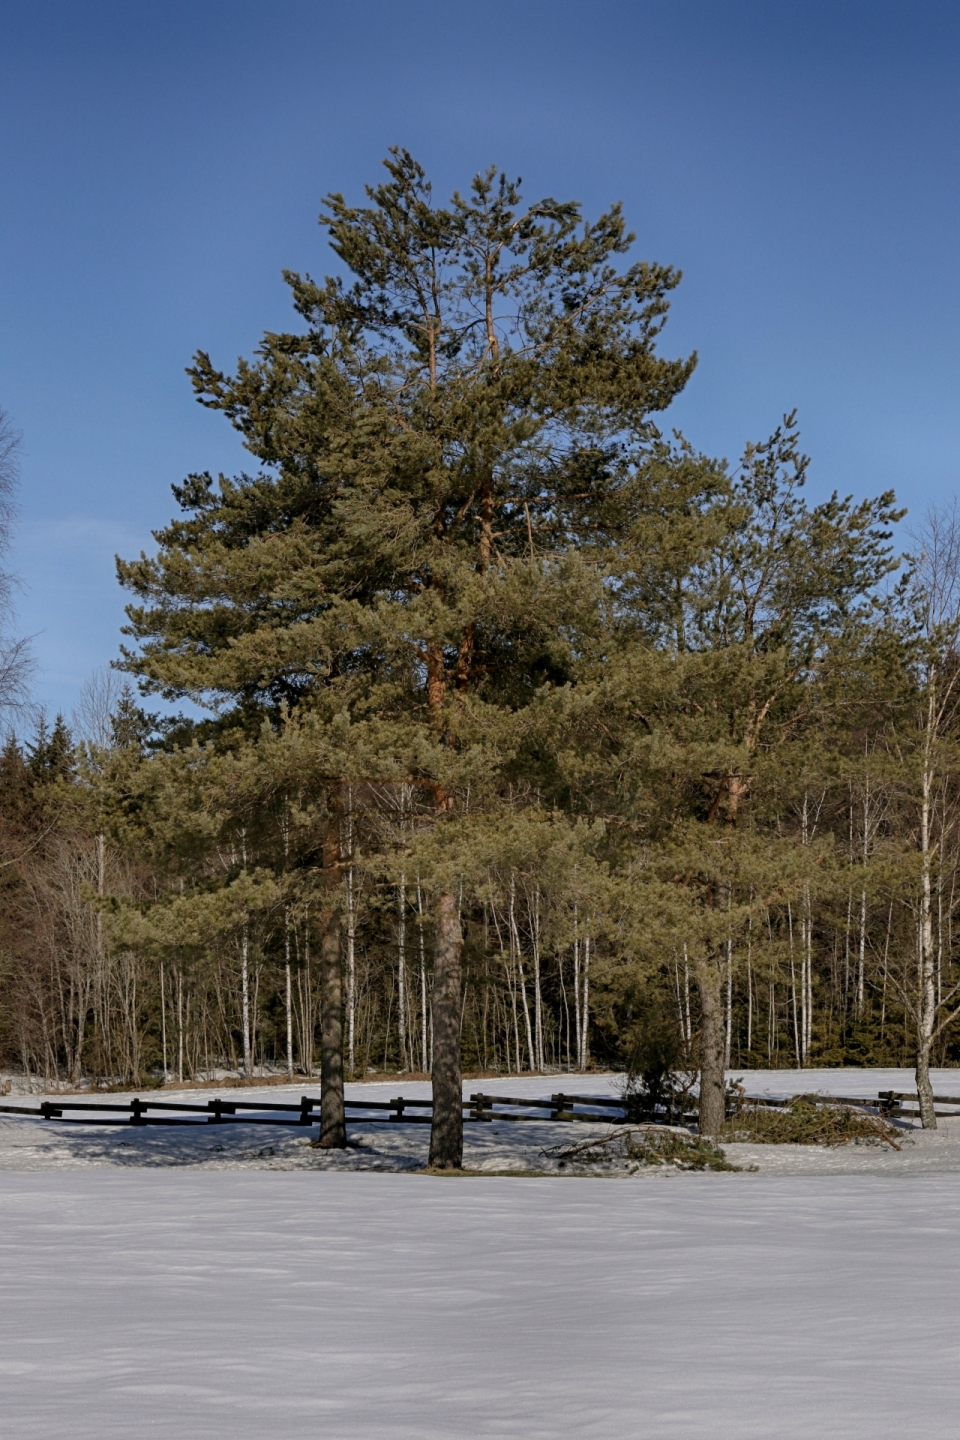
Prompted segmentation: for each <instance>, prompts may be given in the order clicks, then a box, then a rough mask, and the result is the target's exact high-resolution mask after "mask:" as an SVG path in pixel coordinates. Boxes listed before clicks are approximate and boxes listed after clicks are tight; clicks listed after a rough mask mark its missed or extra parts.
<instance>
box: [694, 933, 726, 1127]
mask: <svg viewBox="0 0 960 1440" xmlns="http://www.w3.org/2000/svg"><path fill="white" fill-rule="evenodd" d="M696 973H697V982H698V985H699V989H700V1014H701V1020H700V1134H701V1135H719V1133H720V1130H721V1128H722V1126H723V1122H724V1120H725V1119H726V1099H725V1085H724V1068H723V1059H724V1050H725V1048H726V1038H727V1037H726V1027H725V1025H724V1012H723V989H722V977H721V972H720V968H719V966H718V965H714V964H711V962H710V960H709V959H700V960H698V961H697V962H696Z"/></svg>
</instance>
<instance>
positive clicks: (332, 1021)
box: [320, 827, 347, 1150]
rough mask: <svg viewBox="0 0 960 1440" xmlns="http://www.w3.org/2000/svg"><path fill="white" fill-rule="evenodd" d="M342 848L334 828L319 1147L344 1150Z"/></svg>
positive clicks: (328, 866) (323, 960)
mask: <svg viewBox="0 0 960 1440" xmlns="http://www.w3.org/2000/svg"><path fill="white" fill-rule="evenodd" d="M338 860H339V844H338V837H337V834H336V831H335V830H334V828H333V827H331V829H330V832H329V834H328V836H327V838H326V839H325V840H324V846H323V862H324V870H325V871H326V874H327V887H328V894H327V908H326V911H325V918H324V928H323V943H322V945H321V947H320V1144H321V1146H322V1147H323V1148H324V1149H325V1150H342V1149H343V1148H344V1146H345V1145H346V1143H347V1126H346V1119H345V1116H344V1109H343V976H342V973H341V966H340V913H339V906H338V903H337V897H336V891H335V889H334V886H335V885H336V882H337V862H338Z"/></svg>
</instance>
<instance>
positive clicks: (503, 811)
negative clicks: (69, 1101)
mask: <svg viewBox="0 0 960 1440" xmlns="http://www.w3.org/2000/svg"><path fill="white" fill-rule="evenodd" d="M385 164H386V175H385V178H384V179H383V180H382V181H381V183H380V184H378V185H375V186H371V187H369V188H368V190H367V193H366V198H365V203H363V204H361V205H358V206H351V205H349V204H348V203H347V202H346V200H345V199H344V198H343V197H342V196H341V195H339V194H333V195H330V196H328V197H327V200H326V203H325V207H324V210H323V213H322V215H321V224H322V225H323V226H324V227H325V229H326V232H327V234H328V237H329V241H330V244H331V246H332V249H333V251H334V254H335V255H336V257H337V260H338V261H339V273H338V274H337V275H335V276H332V277H327V278H326V279H325V280H323V281H322V282H318V281H315V280H313V279H311V278H310V277H309V276H305V275H299V274H292V273H289V274H287V275H286V279H287V282H288V284H289V286H290V288H291V292H292V298H293V304H294V308H295V310H296V313H297V315H298V317H299V321H298V326H297V328H295V329H293V330H291V331H290V332H289V333H267V334H265V335H264V336H263V339H262V341H261V343H260V345H259V346H258V348H257V350H256V351H255V353H254V355H253V356H252V358H250V359H241V360H240V361H239V362H238V363H237V366H236V369H235V371H234V372H233V373H228V372H225V371H221V370H219V369H218V368H217V367H216V366H215V365H214V363H213V361H212V360H211V359H210V357H209V356H208V355H207V354H205V353H203V352H200V353H198V355H197V356H196V357H195V360H194V363H193V365H192V366H191V369H190V371H189V374H190V378H191V381H192V384H193V386H194V389H195V392H196V395H197V398H198V400H199V401H200V403H201V404H203V405H205V406H207V407H209V408H211V409H214V410H219V411H221V412H222V413H223V414H224V415H225V416H226V418H227V419H228V421H229V422H230V423H231V424H232V425H233V426H234V428H235V429H236V430H237V431H238V432H239V434H240V435H241V437H242V439H243V443H244V445H245V446H246V448H247V450H248V451H249V453H250V455H251V460H252V466H251V472H250V473H249V474H247V473H244V474H240V475H235V476H229V477H228V476H225V475H220V476H218V477H217V478H216V479H214V477H213V476H211V475H209V474H195V475H190V476H188V477H187V479H186V480H185V481H183V482H182V483H181V484H178V485H175V486H174V487H173V488H174V495H175V498H176V501H177V504H178V508H179V514H178V515H177V517H176V518H175V519H173V520H172V521H171V523H170V524H169V525H168V526H166V527H165V528H164V529H162V530H160V531H158V532H157V533H156V535H155V541H156V546H155V551H154V553H152V554H150V555H147V554H141V556H140V557H139V558H138V559H135V560H130V561H118V574H119V579H120V582H121V584H122V585H123V586H125V587H126V589H127V590H128V591H129V593H130V595H131V603H130V605H129V606H128V610H127V616H128V620H127V625H126V627H125V637H126V643H125V645H124V647H123V648H122V654H121V658H120V660H119V661H118V667H117V671H116V672H115V674H114V675H112V676H105V677H101V678H100V680H99V681H97V682H96V683H95V684H92V685H91V687H90V688H89V690H88V693H87V696H86V701H85V705H84V706H83V707H81V713H80V714H79V715H78V717H76V723H75V724H74V726H73V730H72V731H71V729H69V728H68V726H67V725H66V723H65V722H64V721H63V719H60V718H58V719H57V721H56V723H55V724H54V725H53V726H52V727H49V726H48V725H47V723H46V721H44V720H43V719H42V718H41V719H40V721H39V723H37V724H35V726H34V727H33V729H32V730H30V729H29V728H27V729H25V728H24V725H23V724H22V723H20V724H19V726H18V727H15V728H18V730H19V732H20V733H21V734H22V736H23V738H21V739H18V738H16V736H15V735H11V737H10V739H9V740H8V742H7V744H6V747H5V749H4V751H3V753H2V756H0V771H2V782H3V783H2V786H0V867H2V868H0V966H2V970H0V1043H2V1045H3V1048H4V1062H5V1063H6V1064H7V1065H8V1066H17V1067H20V1068H21V1069H23V1070H24V1071H26V1072H29V1073H31V1074H41V1075H44V1076H48V1077H49V1076H57V1077H61V1078H63V1079H69V1080H78V1079H79V1078H81V1076H97V1077H99V1078H101V1079H103V1080H107V1081H113V1082H116V1083H124V1084H143V1083H146V1082H149V1080H150V1079H151V1077H153V1078H154V1079H155V1080H159V1079H161V1078H167V1079H176V1080H184V1079H189V1078H191V1077H195V1076H198V1075H201V1074H209V1073H211V1072H213V1071H215V1070H216V1069H217V1068H218V1067H228V1068H230V1069H232V1070H238V1071H242V1072H243V1073H244V1074H247V1075H253V1074H256V1073H258V1072H259V1071H261V1070H262V1068H263V1067H271V1068H273V1069H279V1070H281V1071H282V1070H286V1071H287V1072H288V1073H291V1074H293V1073H301V1072H302V1073H304V1074H308V1075H309V1074H314V1073H315V1071H316V1070H317V1069H319V1073H320V1077H321V1087H322V1096H323V1113H322V1123H321V1142H322V1143H323V1144H328V1145H341V1144H343V1143H344V1142H345V1132H344V1124H343V1103H342V1097H343V1081H344V1075H345V1074H346V1075H347V1076H348V1077H352V1076H359V1075H362V1074H365V1073H368V1072H370V1071H383V1070H401V1071H407V1072H429V1073H430V1074H431V1076H432V1080H433V1090H434V1121H433V1128H432V1135H431V1160H432V1162H433V1163H434V1164H435V1165H438V1166H449V1165H454V1166H455V1165H459V1163H460V1159H461V1154H462V1122H461V1118H460V1117H461V1110H460V1085H461V1073H462V1067H463V1066H466V1067H468V1068H470V1069H473V1070H477V1071H484V1072H488V1071H499V1072H517V1071H533V1072H536V1071H544V1070H572V1071H582V1070H586V1069H587V1068H589V1067H591V1066H593V1065H604V1066H609V1065H615V1066H628V1067H630V1066H633V1067H637V1066H639V1068H640V1069H641V1070H642V1069H643V1066H644V1064H648V1063H649V1064H654V1065H656V1064H659V1066H660V1068H661V1069H664V1068H671V1067H672V1068H675V1069H688V1070H694V1069H695V1070H698V1071H699V1075H700V1124H701V1129H702V1130H703V1131H704V1133H708V1134H712V1133H716V1131H717V1130H718V1128H719V1126H720V1124H721V1123H722V1121H723V1116H724V1071H725V1069H726V1068H729V1067H730V1066H733V1067H739V1066H744V1067H746V1066H795V1065H798V1066H806V1065H810V1064H828V1065H834V1064H842V1063H855V1064H863V1063H871V1064H877V1063H889V1064H905V1063H909V1064H915V1065H916V1068H917V1081H918V1089H919V1093H920V1096H921V1109H922V1112H923V1118H924V1123H926V1124H935V1120H934V1117H933V1104H932V1091H931V1086H930V1082H929V1068H930V1065H931V1064H933V1063H941V1064H943V1063H952V1062H953V1061H954V1060H955V1058H956V1057H955V1044H956V1040H955V1035H954V1031H953V1029H952V1028H951V1027H952V1021H953V1019H954V1018H955V1014H956V1010H957V1005H958V1003H960V995H958V987H960V970H958V965H957V959H958V957H957V956H955V954H954V941H953V920H954V917H955V914H956V910H957V904H958V900H960V897H958V896H957V886H956V880H957V871H958V858H960V828H958V825H957V816H958V806H957V801H958V798H960V796H958V788H957V776H958V766H957V758H958V757H957V736H958V724H957V719H958V717H957V702H958V698H960V668H958V664H957V630H958V623H960V519H958V517H957V515H956V514H955V512H954V511H953V510H941V511H933V512H931V513H930V515H929V516H928V517H927V519H926V521H925V522H924V523H923V525H922V526H921V528H920V530H919V531H918V533H917V535H916V537H915V543H914V544H913V546H912V549H913V553H912V555H911V556H908V557H901V556H898V555H897V554H896V552H895V549H894V546H893V543H892V536H893V528H892V527H893V526H894V525H895V524H896V523H897V522H898V521H899V520H900V519H901V518H902V516H903V512H902V511H900V510H898V509H897V507H896V502H895V497H894V495H893V494H892V493H885V494H882V495H880V496H877V497H876V498H872V499H871V498H868V499H862V500H857V499H854V498H851V497H847V498H841V497H840V496H839V495H838V494H834V495H833V496H831V497H830V498H829V499H828V500H826V501H824V502H823V503H821V504H811V503H808V501H807V500H806V497H805V493H804V484H805V479H806V473H807V469H808V460H807V458H806V457H805V456H804V455H803V453H802V450H801V448H800V441H799V434H798V430H797V426H796V422H795V418H794V417H793V416H791V415H788V416H786V417H785V419H784V420H783V422H782V424H781V425H780V426H779V427H778V428H777V429H776V430H775V431H774V433H773V434H772V435H771V436H770V437H769V438H768V439H766V440H764V441H762V442H759V443H751V444H748V445H747V446H746V447H745V450H744V453H743V456H742V457H741V459H740V461H739V463H737V464H736V465H731V464H728V463H727V462H726V461H723V460H718V459H715V458H713V457H710V456H707V455H705V454H702V453H700V452H699V451H697V450H696V449H695V447H694V446H692V445H691V444H690V443H689V442H688V441H687V440H686V439H685V438H684V437H683V436H682V435H680V434H679V433H678V432H676V431H674V430H669V429H667V428H666V426H665V425H664V424H663V423H662V417H663V415H664V413H665V412H666V411H667V410H668V409H669V406H670V404H671V402H672V400H673V399H674V398H675V397H676V396H677V394H679V392H680V391H681V390H682V389H683V387H684V386H685V385H686V384H687V382H688V380H689V379H690V377H691V375H692V373H693V370H694V368H695V363H696V356H690V357H687V358H680V359H668V358H664V357H663V356H662V355H661V354H660V344H661V334H662V330H663V327H664V324H665V321H666V319H667V315H668V309H669V301H670V296H671V293H672V291H673V290H674V288H675V287H676V285H677V284H678V282H679V280H680V276H679V273H678V272H677V271H675V270H673V269H671V268H670V267H668V266H663V265H657V264H653V263H649V262H646V261H638V260H634V259H632V258H631V257H630V252H631V250H632V247H633V243H634V236H633V235H631V234H630V233H629V232H628V231H627V228H626V224H625V222H624V219H623V216H622V214H621V211H620V208H619V206H616V205H615V206H613V207H612V208H611V209H610V210H609V211H607V213H606V214H604V215H601V216H600V217H599V218H598V219H596V220H592V221H588V220H585V219H584V217H583V215H582V213H581V209H580V207H579V206H578V205H577V204H574V203H571V202H558V201H555V200H553V199H549V198H547V199H544V200H541V201H538V202H536V203H534V204H527V203H525V202H524V200H523V199H522V197H521V194H520V191H519V182H518V183H517V184H513V183H512V182H510V181H509V180H508V179H507V178H506V177H505V176H503V175H501V174H498V173H497V172H496V170H489V171H487V172H484V173H482V174H480V175H479V176H477V177H475V179H474V180H473V182H472V184H471V185H470V187H469V188H468V190H467V191H466V193H464V194H461V193H460V192H455V193H454V195H453V196H452V198H451V199H450V201H449V202H447V203H446V204H440V203H438V202H437V201H436V200H435V198H434V195H433V191H432V188H431V185H430V183H429V181H428V179H427V177H426V175H425V174H424V172H423V170H422V169H421V167H420V166H419V165H418V164H417V163H416V162H415V161H414V160H413V159H412V157H411V156H410V155H409V154H407V153H406V152H405V151H402V150H397V151H392V152H391V154H390V156H389V157H388V159H387V161H386V162H385ZM14 658H16V657H14ZM14 668H15V667H14ZM124 673H125V675H126V677H127V678H126V679H125V680H121V676H123V675H124ZM20 683H21V688H22V680H21V682H20ZM134 686H136V689H134V688H133V687H134ZM151 696H154V697H160V698H161V699H162V700H163V701H164V702H165V708H164V710H163V712H162V713H157V714H153V713H151V712H150V711H149V709H148V706H149V700H150V697H151ZM10 698H11V700H18V703H19V701H20V699H21V698H22V697H18V696H14V695H13V693H12V691H11V693H10ZM176 707H180V708H179V709H177V708H176ZM650 1056H654V1057H655V1058H654V1060H649V1057H650ZM644 1057H647V1058H646V1059H645V1058H644ZM657 1057H659V1058H657Z"/></svg>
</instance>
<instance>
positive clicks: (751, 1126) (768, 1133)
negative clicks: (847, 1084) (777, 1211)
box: [723, 1095, 900, 1150]
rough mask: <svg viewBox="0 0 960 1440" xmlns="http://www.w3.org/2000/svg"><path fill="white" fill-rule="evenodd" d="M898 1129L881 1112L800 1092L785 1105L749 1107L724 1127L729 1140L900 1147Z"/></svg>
mask: <svg viewBox="0 0 960 1440" xmlns="http://www.w3.org/2000/svg"><path fill="white" fill-rule="evenodd" d="M897 1135H898V1131H897V1130H896V1129H895V1127H894V1126H893V1125H891V1124H890V1123H889V1121H887V1120H884V1119H882V1118H881V1117H880V1116H879V1115H867V1114H866V1113H865V1112H864V1111H863V1110H856V1109H854V1108H852V1107H851V1106H849V1105H836V1104H831V1103H830V1102H829V1101H826V1100H824V1099H822V1098H821V1097H820V1096H818V1095H797V1096H795V1097H794V1098H793V1099H792V1100H791V1101H790V1103H789V1105H785V1106H783V1107H782V1108H777V1109H772V1108H768V1107H767V1106H764V1105H751V1106H746V1107H744V1109H742V1110H741V1111H740V1113H739V1114H738V1115H735V1116H733V1118H732V1119H730V1120H728V1121H727V1123H726V1124H725V1125H724V1127H723V1138H724V1139H725V1140H726V1141H727V1142H730V1141H746V1142H751V1143H753V1144H757V1145H848V1144H850V1142H851V1141H855V1142H856V1141H861V1142H862V1141H865V1140H866V1141H870V1140H874V1141H880V1142H884V1143H886V1144H887V1145H891V1146H892V1147H893V1149H894V1150H899V1149H900V1146H899V1144H898V1143H897V1138H896V1137H897Z"/></svg>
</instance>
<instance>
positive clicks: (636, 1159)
mask: <svg viewBox="0 0 960 1440" xmlns="http://www.w3.org/2000/svg"><path fill="white" fill-rule="evenodd" d="M543 1154H544V1155H547V1156H548V1157H549V1158H551V1159H555V1160H556V1161H557V1163H558V1165H559V1166H560V1168H561V1169H566V1168H567V1166H569V1165H574V1166H580V1165H589V1166H593V1167H596V1168H598V1169H618V1170H622V1169H623V1168H624V1167H626V1168H627V1169H630V1170H635V1169H637V1168H639V1167H640V1166H648V1165H649V1166H663V1167H669V1168H672V1169H676V1170H739V1169H740V1168H741V1167H740V1166H739V1165H732V1164H731V1163H730V1161H729V1160H728V1159H727V1158H726V1156H725V1155H724V1153H723V1151H722V1150H721V1149H720V1147H719V1145H715V1144H714V1143H713V1141H712V1140H707V1139H705V1138H704V1137H703V1136H701V1135H690V1134H688V1133H687V1132H686V1131H685V1130H681V1129H678V1128H675V1127H673V1126H666V1125H644V1126H637V1127H629V1128H625V1129H622V1130H614V1131H613V1132H612V1134H610V1135H604V1136H602V1137H600V1138H599V1139H596V1140H586V1141H584V1142H582V1143H581V1144H579V1145H556V1146H553V1147H552V1148H551V1149H550V1150H544V1151H543Z"/></svg>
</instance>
